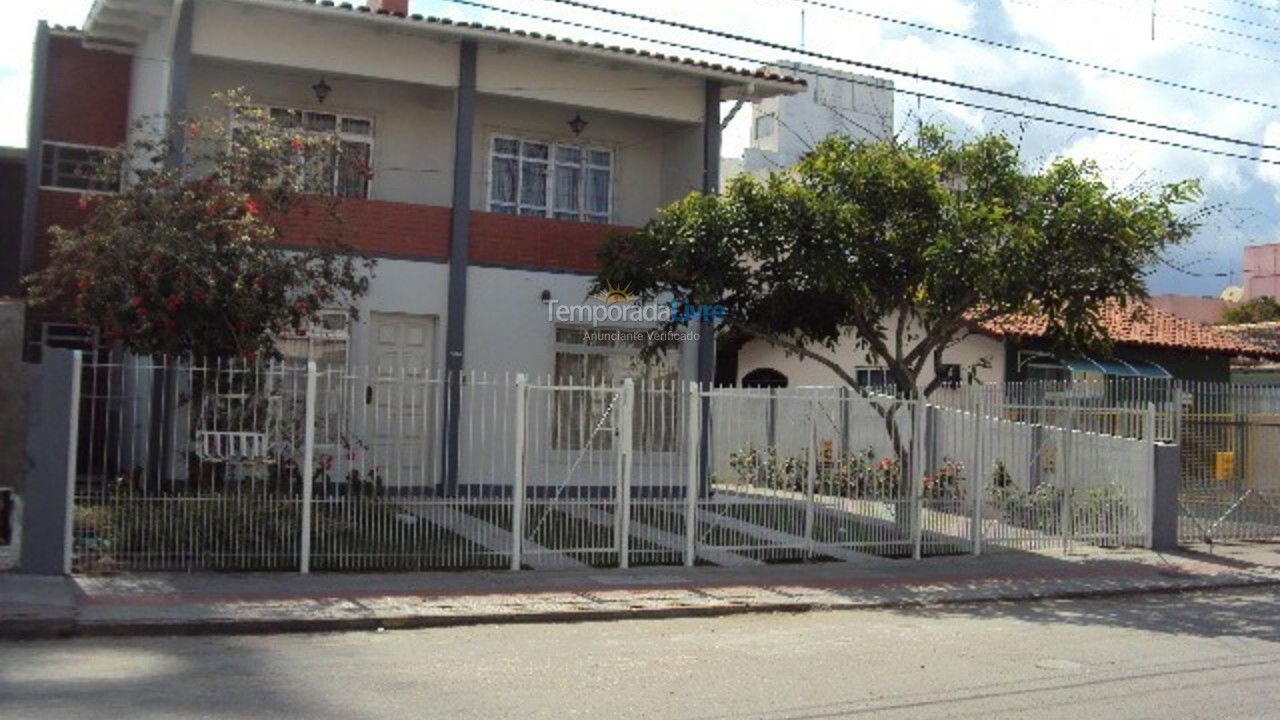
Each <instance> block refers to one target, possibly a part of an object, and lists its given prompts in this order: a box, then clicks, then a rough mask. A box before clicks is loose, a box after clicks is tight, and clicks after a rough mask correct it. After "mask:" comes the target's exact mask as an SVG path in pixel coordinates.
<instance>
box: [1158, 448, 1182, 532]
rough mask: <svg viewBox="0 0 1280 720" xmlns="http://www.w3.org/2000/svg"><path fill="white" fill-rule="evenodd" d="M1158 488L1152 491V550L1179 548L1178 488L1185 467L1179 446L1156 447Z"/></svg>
mask: <svg viewBox="0 0 1280 720" xmlns="http://www.w3.org/2000/svg"><path fill="white" fill-rule="evenodd" d="M1155 463H1156V467H1155V484H1154V487H1153V488H1152V489H1151V549H1152V550H1158V551H1161V552H1168V551H1171V550H1176V549H1177V548H1178V485H1179V484H1180V482H1181V479H1182V477H1181V475H1182V465H1181V461H1180V458H1179V456H1178V446H1177V445H1165V444H1157V445H1156V452H1155Z"/></svg>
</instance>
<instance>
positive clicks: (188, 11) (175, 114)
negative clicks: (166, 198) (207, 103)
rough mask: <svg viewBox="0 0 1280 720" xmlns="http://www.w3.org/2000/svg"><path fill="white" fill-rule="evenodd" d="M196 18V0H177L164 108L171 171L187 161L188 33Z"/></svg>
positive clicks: (189, 71) (189, 51) (188, 100)
mask: <svg viewBox="0 0 1280 720" xmlns="http://www.w3.org/2000/svg"><path fill="white" fill-rule="evenodd" d="M194 15H195V0H179V2H178V17H177V21H176V22H177V26H176V27H175V28H174V33H173V48H172V50H171V52H170V58H169V99H168V102H167V104H166V106H165V112H166V113H167V114H168V116H169V117H168V118H167V119H168V121H169V122H170V127H169V157H168V158H166V160H165V163H166V164H167V165H168V166H169V168H170V169H173V168H179V167H182V165H183V163H184V162H185V160H186V152H187V134H186V122H185V121H186V115H187V110H188V106H189V104H190V98H191V33H192V25H193V17H194Z"/></svg>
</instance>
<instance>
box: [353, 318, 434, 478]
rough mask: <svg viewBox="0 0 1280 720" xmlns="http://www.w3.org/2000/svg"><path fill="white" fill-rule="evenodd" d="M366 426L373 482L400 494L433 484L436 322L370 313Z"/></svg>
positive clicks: (428, 319) (429, 319)
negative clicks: (375, 474) (376, 480)
mask: <svg viewBox="0 0 1280 720" xmlns="http://www.w3.org/2000/svg"><path fill="white" fill-rule="evenodd" d="M370 323H371V327H370V335H369V341H370V345H371V347H370V348H369V349H370V352H369V356H370V358H371V359H372V361H373V362H372V364H371V367H370V368H369V379H370V382H371V383H372V384H371V385H370V387H369V388H368V389H367V390H366V404H367V407H366V411H367V412H368V413H369V416H370V417H369V419H368V421H367V422H366V424H365V426H366V427H367V428H369V429H370V430H371V432H370V433H369V435H370V440H371V443H372V447H371V448H370V450H371V452H372V454H373V456H374V457H375V458H376V464H377V467H378V470H377V472H378V478H379V479H380V481H381V483H382V484H383V486H385V487H390V488H399V489H400V490H401V491H404V490H412V489H421V488H425V487H429V486H431V485H434V484H435V475H436V468H435V466H434V464H433V460H434V458H435V457H436V453H435V436H434V428H435V423H434V418H435V417H436V415H437V414H438V412H439V409H440V407H441V405H440V403H441V401H442V400H443V396H442V395H441V392H440V389H441V388H440V384H439V379H438V377H437V376H436V374H435V373H434V372H432V364H433V361H434V358H435V344H436V318H435V317H434V316H429V315H408V314H401V313H372V315H371V318H370Z"/></svg>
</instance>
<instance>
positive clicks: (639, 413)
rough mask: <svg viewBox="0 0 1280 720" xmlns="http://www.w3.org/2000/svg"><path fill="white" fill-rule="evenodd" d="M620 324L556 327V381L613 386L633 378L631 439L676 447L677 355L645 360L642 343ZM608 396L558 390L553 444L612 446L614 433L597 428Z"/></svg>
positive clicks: (642, 445) (650, 447) (652, 447)
mask: <svg viewBox="0 0 1280 720" xmlns="http://www.w3.org/2000/svg"><path fill="white" fill-rule="evenodd" d="M634 332H635V329H634V328H631V329H630V330H627V329H623V328H578V327H558V328H556V344H555V381H556V382H557V383H560V384H565V385H597V386H599V385H604V386H616V385H617V384H619V383H621V382H622V381H623V380H624V379H626V378H631V379H632V380H633V381H635V393H636V396H635V402H636V404H635V414H634V415H633V416H632V443H633V446H634V447H635V448H637V449H639V450H643V451H646V452H674V451H675V450H676V448H677V446H678V443H679V437H680V432H679V427H678V410H679V393H678V390H679V383H678V381H679V377H680V375H679V369H678V367H679V357H678V353H676V352H674V351H672V352H669V353H663V354H662V355H660V356H659V357H657V358H654V359H653V360H650V361H648V362H646V361H644V360H642V359H641V357H640V349H641V345H642V342H641V341H640V340H638V339H636V338H634V337H633V336H632V335H631V334H630V333H634ZM613 402H614V398H613V396H612V395H610V394H608V393H601V392H592V391H589V390H566V391H562V392H559V393H557V394H556V397H555V403H554V415H553V416H552V421H553V426H552V445H553V447H555V448H556V449H560V450H581V449H585V448H593V449H599V450H606V449H610V448H612V447H613V434H612V433H611V432H610V433H600V432H595V429H596V427H597V426H598V425H599V424H600V421H601V419H602V418H606V417H607V416H608V415H609V413H610V412H611V411H612V408H611V403H613Z"/></svg>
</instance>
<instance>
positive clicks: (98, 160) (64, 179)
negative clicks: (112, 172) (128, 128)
mask: <svg viewBox="0 0 1280 720" xmlns="http://www.w3.org/2000/svg"><path fill="white" fill-rule="evenodd" d="M112 152H114V151H112V150H110V149H108V148H102V147H92V146H88V145H69V144H67V143H56V142H46V143H44V144H43V145H41V147H40V187H42V188H44V189H46V190H76V191H79V192H104V193H113V192H119V191H120V179H119V178H118V177H117V178H111V179H108V178H104V177H102V174H101V172H102V168H103V165H104V163H105V162H106V161H107V159H108V158H110V156H111V153H112Z"/></svg>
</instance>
